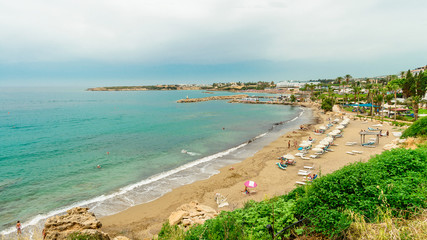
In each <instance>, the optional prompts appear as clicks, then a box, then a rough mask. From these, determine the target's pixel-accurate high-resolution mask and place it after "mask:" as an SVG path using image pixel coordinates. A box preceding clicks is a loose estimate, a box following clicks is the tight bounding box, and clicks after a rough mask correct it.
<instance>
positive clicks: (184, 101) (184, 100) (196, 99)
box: [176, 94, 248, 103]
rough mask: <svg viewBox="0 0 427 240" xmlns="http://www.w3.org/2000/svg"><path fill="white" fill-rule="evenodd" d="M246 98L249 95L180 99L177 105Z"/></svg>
mask: <svg viewBox="0 0 427 240" xmlns="http://www.w3.org/2000/svg"><path fill="white" fill-rule="evenodd" d="M246 97H248V95H245V94H241V95H229V96H212V97H204V98H186V99H180V100H178V101H176V102H177V103H193V102H206V101H213V100H231V99H241V98H246Z"/></svg>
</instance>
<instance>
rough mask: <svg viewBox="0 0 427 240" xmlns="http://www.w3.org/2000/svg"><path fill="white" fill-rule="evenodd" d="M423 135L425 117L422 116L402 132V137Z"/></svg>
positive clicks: (426, 121) (425, 131)
mask: <svg viewBox="0 0 427 240" xmlns="http://www.w3.org/2000/svg"><path fill="white" fill-rule="evenodd" d="M425 135H427V117H423V118H420V119H418V120H417V121H415V122H414V123H413V124H412V125H411V126H410V127H409V128H408V129H406V130H405V131H404V132H403V134H402V138H407V137H418V136H425Z"/></svg>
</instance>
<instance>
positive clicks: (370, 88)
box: [365, 83, 375, 121]
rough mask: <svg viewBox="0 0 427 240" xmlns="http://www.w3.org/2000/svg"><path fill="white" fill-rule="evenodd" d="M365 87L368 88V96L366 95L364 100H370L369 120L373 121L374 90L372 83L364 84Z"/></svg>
mask: <svg viewBox="0 0 427 240" xmlns="http://www.w3.org/2000/svg"><path fill="white" fill-rule="evenodd" d="M365 88H366V89H367V90H368V96H366V102H370V103H371V113H370V115H371V121H373V115H374V112H373V110H374V109H373V105H374V91H375V89H374V84H372V83H368V84H366V86H365Z"/></svg>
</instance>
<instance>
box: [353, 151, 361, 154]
mask: <svg viewBox="0 0 427 240" xmlns="http://www.w3.org/2000/svg"><path fill="white" fill-rule="evenodd" d="M352 152H354V153H358V154H362V153H363V152H362V151H357V150H352Z"/></svg>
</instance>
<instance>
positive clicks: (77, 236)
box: [67, 232, 103, 240]
mask: <svg viewBox="0 0 427 240" xmlns="http://www.w3.org/2000/svg"><path fill="white" fill-rule="evenodd" d="M67 239H68V240H102V239H103V238H102V237H101V236H95V235H88V234H83V233H80V232H75V233H72V234H70V235H68V237H67Z"/></svg>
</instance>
